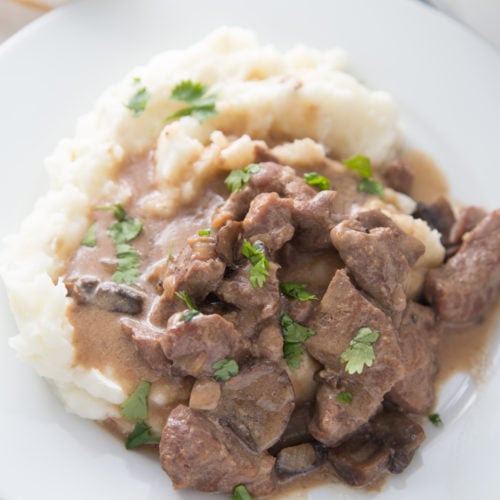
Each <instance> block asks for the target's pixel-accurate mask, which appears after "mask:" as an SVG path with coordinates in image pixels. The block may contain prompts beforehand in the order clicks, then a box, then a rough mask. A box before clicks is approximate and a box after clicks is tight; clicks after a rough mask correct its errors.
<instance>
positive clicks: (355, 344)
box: [340, 327, 380, 375]
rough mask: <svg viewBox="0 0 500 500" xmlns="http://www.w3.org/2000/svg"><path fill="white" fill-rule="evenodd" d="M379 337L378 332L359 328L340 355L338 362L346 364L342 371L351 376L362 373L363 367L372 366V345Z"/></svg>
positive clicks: (373, 355) (373, 356)
mask: <svg viewBox="0 0 500 500" xmlns="http://www.w3.org/2000/svg"><path fill="white" fill-rule="evenodd" d="M379 337H380V332H378V331H376V330H372V329H371V328H368V327H362V328H360V329H359V330H358V331H357V333H356V335H355V336H354V338H353V339H352V340H351V342H350V343H349V347H348V348H347V349H346V350H345V351H344V352H343V353H342V354H341V355H340V360H341V361H342V362H343V363H346V365H345V367H344V369H345V371H346V372H347V373H350V374H351V375H352V374H354V373H363V368H364V366H365V365H366V366H368V367H370V366H372V364H373V361H374V359H375V351H374V350H373V344H374V343H375V342H376V341H377V340H378V338H379Z"/></svg>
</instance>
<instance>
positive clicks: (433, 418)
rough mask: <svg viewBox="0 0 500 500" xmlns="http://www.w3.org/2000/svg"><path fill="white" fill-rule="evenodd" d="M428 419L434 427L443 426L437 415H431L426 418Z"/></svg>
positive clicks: (439, 416)
mask: <svg viewBox="0 0 500 500" xmlns="http://www.w3.org/2000/svg"><path fill="white" fill-rule="evenodd" d="M428 419H429V420H430V421H431V422H432V424H433V425H435V426H436V427H441V426H443V425H444V423H443V421H442V420H441V415H439V413H432V414H431V415H429V416H428Z"/></svg>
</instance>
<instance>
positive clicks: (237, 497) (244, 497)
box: [231, 484, 252, 500]
mask: <svg viewBox="0 0 500 500" xmlns="http://www.w3.org/2000/svg"><path fill="white" fill-rule="evenodd" d="M231 500H252V496H251V495H250V493H248V490H247V488H246V486H244V485H243V484H239V485H238V486H235V488H234V490H233V496H232V499H231Z"/></svg>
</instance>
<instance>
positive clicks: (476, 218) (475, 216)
mask: <svg viewBox="0 0 500 500" xmlns="http://www.w3.org/2000/svg"><path fill="white" fill-rule="evenodd" d="M486 215H487V212H486V210H484V208H480V207H475V206H469V207H465V208H463V209H462V210H460V212H459V214H458V217H457V220H456V221H455V224H454V225H453V227H452V228H451V231H450V238H449V239H450V243H451V244H458V243H461V241H462V238H463V236H464V234H465V233H468V232H469V231H472V230H473V229H474V228H475V227H476V226H477V225H478V224H479V223H480V222H481V221H482V220H483V219H484V218H485V217H486Z"/></svg>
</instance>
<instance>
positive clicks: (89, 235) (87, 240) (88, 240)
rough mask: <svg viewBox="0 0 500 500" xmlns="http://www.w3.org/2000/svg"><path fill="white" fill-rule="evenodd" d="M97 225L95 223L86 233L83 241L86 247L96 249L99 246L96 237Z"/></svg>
mask: <svg viewBox="0 0 500 500" xmlns="http://www.w3.org/2000/svg"><path fill="white" fill-rule="evenodd" d="M95 230H96V223H95V222H94V223H93V224H92V225H91V226H90V227H89V228H88V229H87V232H86V233H85V236H84V237H83V239H82V245H83V246H85V247H90V248H94V247H95V246H96V244H97V240H96V235H95Z"/></svg>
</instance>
